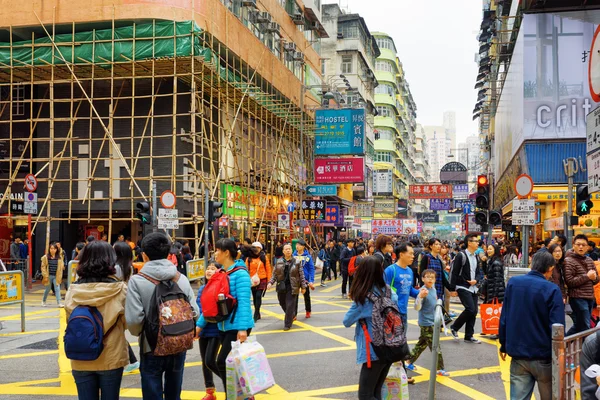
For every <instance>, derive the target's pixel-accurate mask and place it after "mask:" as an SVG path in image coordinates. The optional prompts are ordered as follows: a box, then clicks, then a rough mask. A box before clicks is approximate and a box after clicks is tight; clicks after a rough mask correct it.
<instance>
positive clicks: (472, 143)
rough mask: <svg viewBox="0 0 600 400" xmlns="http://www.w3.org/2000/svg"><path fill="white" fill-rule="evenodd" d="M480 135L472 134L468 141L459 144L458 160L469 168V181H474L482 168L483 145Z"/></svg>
mask: <svg viewBox="0 0 600 400" xmlns="http://www.w3.org/2000/svg"><path fill="white" fill-rule="evenodd" d="M479 140H480V139H479V136H476V135H471V136H469V137H467V139H466V141H465V142H463V143H459V144H458V148H457V153H458V161H459V162H460V163H461V164H463V165H464V166H465V167H467V169H468V170H469V181H472V182H474V181H475V180H476V178H477V175H479V173H480V171H482V168H481V159H480V157H481V146H480V143H479Z"/></svg>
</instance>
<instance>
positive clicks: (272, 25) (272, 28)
mask: <svg viewBox="0 0 600 400" xmlns="http://www.w3.org/2000/svg"><path fill="white" fill-rule="evenodd" d="M280 29H281V27H280V26H279V24H278V23H277V22H269V23H267V32H277V33H279V30H280Z"/></svg>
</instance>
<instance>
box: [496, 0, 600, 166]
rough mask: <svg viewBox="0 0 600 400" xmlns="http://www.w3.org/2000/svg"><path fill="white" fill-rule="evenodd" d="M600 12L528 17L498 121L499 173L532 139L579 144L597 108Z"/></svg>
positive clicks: (505, 85)
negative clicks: (593, 70)
mask: <svg viewBox="0 0 600 400" xmlns="http://www.w3.org/2000/svg"><path fill="white" fill-rule="evenodd" d="M594 13H597V11H580V12H579V11H578V12H568V13H560V14H552V13H545V14H526V15H524V16H523V22H522V24H521V29H520V31H519V36H518V39H517V42H516V45H515V49H514V53H513V56H512V59H511V64H510V68H509V70H508V74H507V77H506V81H505V83H504V88H503V90H502V96H501V97H500V102H499V104H498V108H497V112H496V117H495V132H496V133H495V143H494V150H493V151H494V159H495V165H494V170H495V174H496V176H498V177H501V176H502V175H503V174H504V172H505V171H506V170H507V168H508V166H509V163H510V162H511V160H512V159H513V157H514V156H515V154H516V153H517V151H518V150H519V148H521V146H522V144H523V142H524V141H527V140H548V141H556V140H569V139H576V140H580V139H583V138H585V136H586V123H585V119H586V115H587V114H588V113H589V112H590V111H591V110H593V109H594V108H596V106H597V104H596V103H595V102H594V101H593V100H592V97H591V94H590V89H589V84H588V62H589V58H590V57H589V51H590V48H591V44H592V39H593V36H594V31H595V29H596V26H597V25H596V24H594V23H592V22H587V21H593V20H594V15H593V14H594Z"/></svg>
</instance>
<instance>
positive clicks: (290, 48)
mask: <svg viewBox="0 0 600 400" xmlns="http://www.w3.org/2000/svg"><path fill="white" fill-rule="evenodd" d="M283 49H284V50H285V51H287V52H295V51H296V49H297V47H296V43H294V42H286V43H284V44H283Z"/></svg>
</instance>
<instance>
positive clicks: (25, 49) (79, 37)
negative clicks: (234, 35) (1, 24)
mask: <svg viewBox="0 0 600 400" xmlns="http://www.w3.org/2000/svg"><path fill="white" fill-rule="evenodd" d="M200 34H202V29H200V27H199V26H198V25H196V23H195V22H193V21H181V22H173V21H160V22H155V23H150V24H140V25H131V26H126V27H122V28H116V29H114V30H113V29H100V30H94V31H88V32H77V33H75V34H71V33H67V34H60V35H56V36H55V37H54V43H55V44H56V46H57V47H58V49H59V50H60V52H59V51H57V49H56V48H55V47H54V46H53V45H52V40H51V39H50V38H49V37H47V36H46V37H42V38H39V39H35V41H34V43H33V46H32V41H31V40H28V41H21V42H13V43H12V59H11V44H10V43H0V63H2V64H4V65H10V66H13V67H21V66H31V65H32V64H33V65H48V64H55V65H58V64H65V61H66V62H68V63H72V64H85V63H94V64H106V63H107V62H111V61H114V62H127V61H131V60H133V61H142V60H148V59H152V58H162V57H185V56H191V55H194V56H196V57H204V58H205V59H206V60H207V61H209V60H210V59H211V57H212V52H211V51H210V49H207V48H205V47H203V46H202V45H201V39H200ZM113 35H114V37H113ZM113 46H114V48H113ZM192 46H193V47H192ZM134 50H135V54H134ZM32 52H33V56H32ZM113 57H114V58H113Z"/></svg>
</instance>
